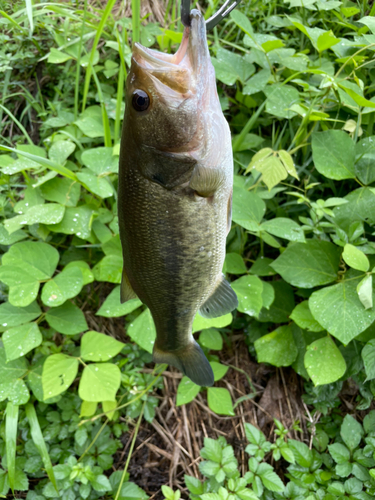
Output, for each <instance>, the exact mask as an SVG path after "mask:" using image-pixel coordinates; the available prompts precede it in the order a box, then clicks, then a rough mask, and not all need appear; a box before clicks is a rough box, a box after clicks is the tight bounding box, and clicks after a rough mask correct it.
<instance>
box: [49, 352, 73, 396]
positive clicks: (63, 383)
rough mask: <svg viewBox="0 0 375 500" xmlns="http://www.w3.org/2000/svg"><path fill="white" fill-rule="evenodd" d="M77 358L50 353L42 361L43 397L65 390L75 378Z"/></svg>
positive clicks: (55, 394)
mask: <svg viewBox="0 0 375 500" xmlns="http://www.w3.org/2000/svg"><path fill="white" fill-rule="evenodd" d="M77 372H78V359H77V358H72V357H71V356H67V355H66V354H52V355H51V356H48V358H47V359H46V360H45V362H44V366H43V374H42V384H43V394H44V399H49V398H52V397H53V396H57V395H58V394H61V393H62V392H64V391H66V389H68V387H69V386H70V385H71V384H72V382H73V380H74V379H75V378H76V376H77Z"/></svg>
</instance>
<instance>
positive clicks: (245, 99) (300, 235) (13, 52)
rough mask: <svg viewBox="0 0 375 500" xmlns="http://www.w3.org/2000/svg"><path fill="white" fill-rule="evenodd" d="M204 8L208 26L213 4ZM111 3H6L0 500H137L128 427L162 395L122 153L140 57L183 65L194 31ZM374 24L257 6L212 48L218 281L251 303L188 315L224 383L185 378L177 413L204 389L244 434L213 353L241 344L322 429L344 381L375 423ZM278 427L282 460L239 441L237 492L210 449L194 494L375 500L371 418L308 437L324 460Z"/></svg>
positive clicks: (232, 464)
mask: <svg viewBox="0 0 375 500" xmlns="http://www.w3.org/2000/svg"><path fill="white" fill-rule="evenodd" d="M208 3H209V5H207V9H206V14H207V16H209V15H210V13H211V12H212V10H213V9H214V8H215V7H216V3H217V2H208ZM114 4H115V2H114V0H109V1H108V2H107V3H106V4H104V5H103V7H101V8H100V7H97V6H95V7H94V6H91V5H89V4H88V2H87V1H85V2H84V3H82V4H81V5H76V3H75V2H69V1H67V2H65V3H64V4H57V3H33V2H32V1H31V0H26V1H25V3H23V2H16V3H13V4H12V5H11V6H9V4H8V3H6V2H3V1H1V0H0V14H1V17H0V26H1V30H0V40H1V42H2V46H1V49H0V72H1V73H2V75H3V78H2V79H1V102H0V119H1V123H2V135H1V139H2V140H1V145H0V151H1V154H0V170H1V177H0V208H1V218H2V221H1V224H0V250H1V266H0V293H1V301H2V303H1V304H0V325H1V326H0V332H1V345H0V401H1V402H0V411H1V412H2V416H3V423H2V425H1V439H2V441H1V444H0V446H1V451H0V455H1V457H2V463H1V466H2V469H1V471H0V493H1V494H2V495H7V493H8V491H9V490H10V489H11V490H20V491H26V490H28V489H29V481H30V483H31V481H32V484H33V487H32V489H30V491H29V492H28V494H27V498H28V499H30V500H41V499H42V498H54V497H57V496H58V493H57V491H59V494H60V495H62V497H63V498H64V499H69V500H70V499H72V500H73V499H74V498H84V499H86V498H89V499H95V498H102V497H103V496H105V495H107V496H115V497H116V498H123V499H125V498H146V497H147V495H146V494H145V493H144V492H142V491H141V489H140V488H139V487H138V486H136V485H135V484H134V483H132V482H129V481H128V475H127V467H128V464H129V460H130V457H131V450H132V449H133V446H134V443H135V441H134V439H135V437H136V435H137V432H135V433H134V438H132V439H133V440H132V445H131V447H130V453H129V458H128V460H127V465H126V467H125V469H124V471H116V472H114V473H113V474H112V475H109V473H108V470H109V468H110V467H111V466H112V463H113V454H114V453H115V451H116V449H117V448H118V447H119V446H120V444H119V442H118V441H117V439H118V438H119V437H120V436H121V435H122V433H123V432H126V430H127V427H126V424H125V423H124V422H122V421H120V415H124V416H125V417H126V418H128V419H136V418H138V424H137V425H139V422H140V421H141V419H142V418H145V419H146V421H148V422H151V421H152V420H153V418H154V415H155V408H156V407H157V405H158V399H157V398H156V397H155V395H153V393H152V392H153V390H154V389H158V388H159V389H160V388H161V387H162V379H161V376H160V373H159V374H158V373H157V372H156V370H155V371H154V372H153V373H149V371H146V370H144V366H145V364H147V363H148V362H150V361H151V356H150V353H151V352H152V346H153V341H154V338H155V328H154V325H153V321H152V318H151V315H150V313H149V311H148V310H147V308H145V307H144V306H143V305H142V304H141V302H140V301H139V300H138V299H134V300H131V301H129V302H127V303H125V304H123V305H121V304H120V292H119V283H120V280H121V270H122V257H121V247H120V241H119V236H118V223H117V203H116V199H117V194H116V191H117V171H118V155H119V147H120V143H119V140H120V130H121V121H122V117H123V113H124V104H123V101H124V82H125V78H126V75H127V70H128V68H129V64H130V56H131V43H132V42H134V41H137V40H140V41H141V43H143V44H144V45H146V46H155V47H156V48H157V49H158V50H164V51H170V52H172V51H174V50H175V49H176V46H177V44H178V43H179V41H180V40H181V36H182V34H181V24H180V23H179V22H178V11H176V9H175V8H174V7H172V6H171V5H169V4H168V9H169V10H167V12H166V16H165V21H164V24H165V27H161V25H160V24H158V23H155V22H149V20H148V19H143V21H142V23H140V15H137V12H139V3H138V2H136V1H134V2H133V8H135V9H137V8H138V10H134V15H133V17H132V18H130V17H124V16H120V15H116V14H114V12H115V11H114ZM374 13H375V8H374V7H373V6H372V7H371V5H370V2H368V1H367V0H364V1H361V2H359V1H358V2H357V3H355V2H351V1H348V0H344V1H340V0H304V1H303V2H302V1H300V0H289V1H287V2H283V1H282V0H272V1H269V2H258V1H256V0H254V1H252V2H243V5H241V8H240V9H237V10H235V11H233V12H232V13H231V15H230V16H229V18H227V19H226V20H225V21H223V22H222V24H221V25H219V26H218V27H217V28H215V30H214V31H213V33H210V34H208V40H209V43H210V50H211V54H212V62H213V64H214V66H215V70H216V75H217V79H218V92H219V97H220V101H221V105H222V109H223V111H224V113H225V115H226V117H227V119H228V121H229V123H230V126H231V130H232V134H233V151H234V160H235V172H234V173H235V175H234V198H233V224H232V229H231V231H230V233H229V236H228V244H227V256H226V260H225V265H224V272H225V273H226V274H227V275H229V279H230V281H231V282H232V286H233V288H234V290H235V291H236V293H237V295H238V298H239V307H238V310H237V311H234V312H233V314H229V315H226V316H224V317H221V318H215V319H213V320H207V319H204V318H202V317H200V316H199V315H198V316H197V317H196V319H195V322H194V325H193V330H194V332H200V334H199V342H200V344H201V346H202V348H203V349H204V351H205V352H206V353H207V355H208V358H209V360H210V362H211V365H212V368H213V371H214V374H215V381H216V382H218V384H216V385H215V386H214V387H212V388H208V389H207V390H206V389H204V388H203V389H201V388H200V387H198V386H196V385H195V384H193V383H192V382H191V381H190V380H188V379H187V378H186V377H184V378H182V380H181V381H180V383H179V386H178V390H177V405H183V404H186V403H189V402H191V401H193V400H194V398H196V397H197V395H198V393H199V392H203V394H206V395H207V402H208V406H209V408H210V409H211V410H212V411H213V412H215V413H217V414H221V415H227V416H233V415H234V414H235V411H236V407H238V406H239V405H240V404H241V403H242V402H243V401H244V400H246V399H249V398H252V397H254V396H255V393H256V390H255V388H254V387H253V385H252V382H251V380H250V379H249V387H250V388H251V391H252V392H251V393H249V394H247V395H245V396H241V397H239V398H238V399H237V400H235V401H234V400H233V397H232V395H231V393H230V392H229V390H228V389H227V388H226V387H224V384H222V383H221V382H220V380H223V378H224V377H225V376H226V374H227V371H228V369H229V367H228V366H227V365H225V364H224V363H223V362H221V361H223V359H222V358H221V357H220V351H221V350H222V348H223V345H229V344H230V342H231V333H232V332H233V333H235V334H236V333H239V334H241V335H245V337H246V343H247V345H248V348H249V351H250V354H251V355H252V356H255V357H256V359H257V361H258V362H262V363H268V364H270V365H273V366H275V367H287V366H291V367H292V368H293V369H294V370H295V371H296V372H297V373H298V374H299V375H300V376H301V377H302V378H303V380H304V381H305V382H304V387H305V394H304V401H305V403H306V404H308V405H313V407H314V409H315V411H317V412H318V411H319V412H322V413H323V414H324V415H327V416H325V417H322V419H321V422H324V419H325V418H327V419H328V420H329V422H331V420H332V418H336V417H335V416H334V415H335V407H336V406H337V398H336V396H337V394H339V392H340V390H341V388H342V386H343V383H344V381H346V380H348V379H350V380H351V381H352V382H353V383H354V384H355V385H356V387H357V389H358V393H357V401H356V408H357V409H358V410H367V409H369V408H370V406H371V404H372V402H373V397H374V395H375V309H374V306H373V303H374V297H373V295H374V292H373V274H374V272H375V244H374V242H375V240H374V234H375V162H374V160H375V135H374V131H373V125H374V113H375V87H374V84H373V80H374V78H373V77H374V63H373V54H374V50H375V22H374V17H373V15H374ZM104 297H105V299H104V301H103V298H104ZM118 317H125V325H124V326H125V331H126V334H127V336H128V339H127V343H124V342H120V341H118V340H117V339H114V338H112V337H110V336H108V335H104V334H103V331H104V327H103V324H104V321H107V319H106V318H118ZM129 339H130V340H131V341H132V343H130V342H129ZM122 340H125V337H122ZM157 369H159V368H157ZM162 369H163V367H161V369H160V371H161V370H162ZM246 376H248V374H246ZM332 415H333V417H332ZM82 419H87V420H83V423H82ZM99 419H102V420H103V421H102V423H101V424H99V423H98V422H99ZM366 419H367V420H366ZM354 422H355V423H354ZM331 423H332V422H331ZM340 425H341V422H340ZM276 426H277V428H278V431H277V432H278V433H279V434H277V435H278V437H277V438H276V441H275V443H272V444H270V443H268V441H266V440H265V438H264V436H263V435H262V433H261V432H260V431H259V430H257V429H255V427H253V426H251V425H250V424H247V427H246V429H247V437H248V439H249V442H250V445H249V447H248V452H249V454H250V455H251V458H250V462H249V471H248V472H246V473H245V474H242V476H241V475H240V474H239V472H238V470H237V463H236V459H235V458H234V455H233V449H232V448H231V446H229V445H227V444H226V443H225V441H224V439H223V438H220V439H219V440H217V441H213V440H207V443H205V448H204V449H203V450H202V458H204V459H205V460H206V462H201V464H204V465H200V471H201V473H202V474H203V475H204V476H205V477H207V478H208V479H207V481H205V482H204V483H201V482H200V481H199V480H198V479H197V478H195V479H192V478H190V479H186V485H187V487H188V488H189V491H190V493H191V498H202V499H203V500H208V499H215V500H216V499H218V498H219V499H224V500H226V499H232V498H241V499H244V498H257V497H258V498H264V499H271V498H298V499H299V498H309V500H312V499H315V498H319V499H323V498H325V499H326V500H331V499H336V498H345V497H349V498H356V499H357V498H358V499H366V498H369V497H371V495H373V494H374V483H373V480H374V474H373V471H372V469H373V468H374V464H373V458H374V457H373V456H372V454H373V453H374V450H373V441H372V440H373V439H374V437H373V436H372V434H373V433H374V432H375V429H374V426H373V415H372V413H371V412H370V413H369V414H368V416H367V417H366V418H365V420H364V423H363V428H362V426H361V425H360V423H359V422H357V421H356V420H353V418H352V417H350V416H347V417H345V419H344V421H343V423H342V426H341V431H339V430H338V429H339V426H336V427H335V429H336V430H335V431H334V432H333V431H332V425H331V427H330V430H329V431H328V430H327V429H328V423H326V426H325V425H324V423H320V424H317V426H316V434H315V437H314V441H313V442H314V446H315V449H314V450H311V449H309V447H307V446H306V445H305V444H304V443H302V442H298V441H294V440H291V439H287V438H286V431H285V429H284V428H283V427H282V426H281V424H280V425H279V424H278V423H277V424H276ZM254 429H255V430H254ZM340 432H341V433H340ZM254 436H256V437H254ZM30 437H31V439H30ZM363 440H364V441H363ZM364 442H365V443H366V445H365V446H364V447H362V448H361V447H360V445H361V443H362V445H363V443H364ZM296 443H297V444H296ZM257 446H258V448H259V449H256V448H254V447H257ZM327 450H328V451H327ZM270 452H272V457H273V460H274V461H278V460H279V459H280V458H281V457H283V459H284V460H286V461H287V462H289V463H290V465H289V466H288V472H287V475H286V477H287V478H288V479H289V483H288V484H287V486H286V488H284V486H283V484H284V483H285V482H287V481H285V478H282V479H283V482H282V481H281V479H280V478H279V477H278V476H277V474H276V472H274V471H273V469H272V465H270V464H269V463H266V462H263V459H264V457H267V459H268V457H269V455H267V454H269V453H270ZM219 457H220V458H219ZM41 468H43V470H41ZM106 471H107V472H106ZM163 493H164V495H165V497H166V498H167V499H168V500H170V499H171V498H178V495H179V493H178V492H174V493H173V492H171V491H169V490H168V488H167V487H164V488H163ZM172 495H173V496H172ZM207 495H208V496H207ZM241 495H242V496H241Z"/></svg>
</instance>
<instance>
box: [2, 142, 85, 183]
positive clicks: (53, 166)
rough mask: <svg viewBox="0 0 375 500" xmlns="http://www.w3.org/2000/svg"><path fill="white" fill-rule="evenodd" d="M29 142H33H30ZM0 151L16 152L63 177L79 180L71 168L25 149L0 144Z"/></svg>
mask: <svg viewBox="0 0 375 500" xmlns="http://www.w3.org/2000/svg"><path fill="white" fill-rule="evenodd" d="M31 144H33V143H31ZM0 151H8V152H10V153H17V154H18V155H21V156H24V157H25V158H28V159H29V160H33V161H35V162H37V163H39V164H40V165H43V166H44V167H47V168H49V169H50V170H54V171H55V172H57V173H58V174H61V175H63V176H64V177H67V178H68V179H72V180H74V181H76V182H79V180H78V179H77V177H76V175H75V174H74V173H73V172H72V171H71V170H69V169H68V168H66V167H64V166H63V165H60V164H59V163H56V162H55V161H52V160H47V158H42V157H41V156H37V155H33V154H31V153H26V151H20V150H18V149H15V148H10V147H8V146H3V145H0Z"/></svg>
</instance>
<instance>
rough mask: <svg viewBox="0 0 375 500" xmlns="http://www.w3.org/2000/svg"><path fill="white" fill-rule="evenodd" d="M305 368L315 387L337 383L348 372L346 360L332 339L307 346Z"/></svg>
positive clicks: (328, 338)
mask: <svg viewBox="0 0 375 500" xmlns="http://www.w3.org/2000/svg"><path fill="white" fill-rule="evenodd" d="M305 367H306V370H307V373H308V374H309V376H310V377H311V379H312V381H313V382H314V385H323V384H331V383H332V382H336V380H339V378H341V377H342V376H343V375H344V373H345V371H346V363H345V359H344V358H343V356H342V354H341V352H340V350H339V349H338V347H337V346H336V344H335V343H334V342H333V340H332V338H331V337H324V338H322V339H319V340H316V341H315V342H313V343H312V344H310V345H309V346H307V350H306V354H305Z"/></svg>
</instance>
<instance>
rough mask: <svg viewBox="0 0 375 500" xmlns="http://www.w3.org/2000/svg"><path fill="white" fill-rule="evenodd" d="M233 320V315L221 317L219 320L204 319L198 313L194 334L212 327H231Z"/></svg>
mask: <svg viewBox="0 0 375 500" xmlns="http://www.w3.org/2000/svg"><path fill="white" fill-rule="evenodd" d="M232 320H233V316H232V314H231V313H228V314H225V315H224V316H219V317H218V318H202V316H201V315H200V314H199V313H197V314H196V316H195V318H194V321H193V333H195V332H200V331H201V330H205V329H206V328H211V327H215V328H224V326H228V325H230V324H231V323H232Z"/></svg>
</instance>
